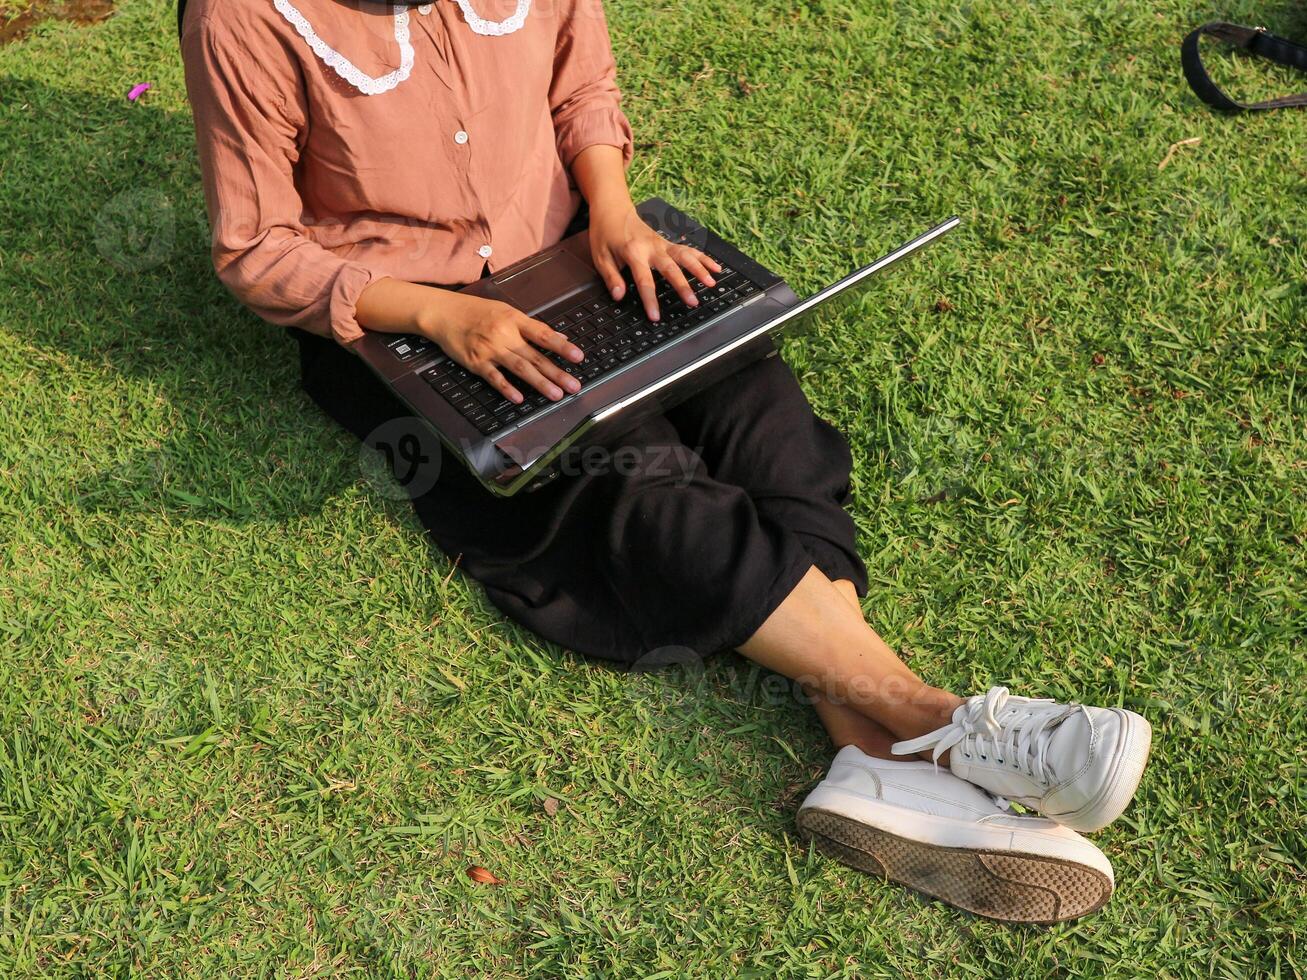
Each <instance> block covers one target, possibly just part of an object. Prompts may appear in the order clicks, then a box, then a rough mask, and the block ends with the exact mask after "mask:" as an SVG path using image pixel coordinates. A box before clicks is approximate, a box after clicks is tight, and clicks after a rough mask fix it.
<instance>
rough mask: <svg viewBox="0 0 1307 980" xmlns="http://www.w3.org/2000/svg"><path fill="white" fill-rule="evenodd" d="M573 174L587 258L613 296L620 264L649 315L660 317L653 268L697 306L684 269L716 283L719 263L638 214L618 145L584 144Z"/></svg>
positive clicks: (620, 292)
mask: <svg viewBox="0 0 1307 980" xmlns="http://www.w3.org/2000/svg"><path fill="white" fill-rule="evenodd" d="M572 176H573V177H574V178H575V179H576V186H577V187H579V188H580V189H581V193H582V194H583V195H584V196H585V199H586V201H587V202H588V203H589V205H590V257H591V258H592V259H593V260H594V264H595V268H596V269H598V270H599V274H600V275H601V276H603V278H604V284H605V285H607V286H608V290H609V292H611V293H612V294H613V299H618V300H620V299H621V298H622V297H623V296H625V295H626V283H625V282H624V281H623V280H622V267H623V266H626V268H628V269H630V270H631V280H632V281H633V282H634V283H635V288H636V289H637V290H638V291H639V293H640V299H641V300H642V301H643V302H644V311H645V313H646V314H647V315H648V317H649V319H650V320H657V319H658V297H657V295H656V293H657V288H658V287H657V286H656V285H655V284H654V278H653V273H654V271H657V272H658V273H659V274H660V275H662V277H663V278H664V279H666V280H667V281H668V282H669V283H671V285H672V288H673V289H675V290H676V295H678V296H680V297H681V301H682V302H683V303H685V305H686V306H698V305H699V301H698V299H696V298H695V295H694V290H692V289H691V288H690V284H689V283H688V282H686V280H685V273H686V272H688V273H689V274H690V275H692V276H694V278H696V279H698V280H699V281H700V282H701V283H703V284H704V285H705V286H715V285H717V282H716V280H715V279H713V276H712V274H713V273H714V272H721V271H722V267H721V266H720V265H718V264H717V263H716V262H714V261H713V260H712V259H710V258H709V257H708V256H706V255H704V254H703V252H700V251H699V250H698V249H697V248H690V246H688V245H674V244H672V243H671V242H669V241H667V240H666V239H664V238H663V237H662V236H661V235H659V234H658V233H657V232H656V231H654V230H653V229H652V228H650V227H649V226H648V225H646V224H645V223H644V219H643V218H641V217H640V215H639V214H638V213H636V210H635V205H634V204H632V203H631V192H630V191H629V190H627V187H626V170H625V168H624V167H623V163H622V151H621V150H620V149H618V148H617V147H615V146H607V145H604V144H595V145H594V146H587V147H586V148H585V149H584V150H582V151H581V152H580V153H578V154H577V155H576V159H575V160H573V161H572ZM682 270H684V271H682Z"/></svg>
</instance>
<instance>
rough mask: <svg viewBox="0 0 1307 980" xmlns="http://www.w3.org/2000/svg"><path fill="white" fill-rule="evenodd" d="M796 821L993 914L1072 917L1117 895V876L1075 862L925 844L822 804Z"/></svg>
mask: <svg viewBox="0 0 1307 980" xmlns="http://www.w3.org/2000/svg"><path fill="white" fill-rule="evenodd" d="M796 822H797V823H798V826H799V832H800V834H801V835H802V836H803V837H804V838H805V839H807V840H810V841H812V843H813V845H814V846H815V847H816V848H817V850H818V851H820V852H821V853H822V854H824V855H826V856H827V857H830V858H833V859H835V860H836V861H839V862H841V863H843V864H847V865H849V866H850V867H852V868H856V869H857V870H859V871H865V872H866V873H867V874H871V875H877V876H878V877H882V878H888V879H890V880H891V881H897V882H899V883H900V884H903V885H907V886H908V887H909V888H912V889H914V890H916V891H919V892H923V893H925V894H926V895H930V896H932V897H934V898H938V899H940V900H942V901H944V902H947V903H948V904H950V905H954V906H957V907H958V908H960V909H965V910H966V911H968V912H974V913H975V914H976V915H983V916H985V917H986V918H988V919H998V920H999V921H1002V922H1033V923H1045V924H1048V923H1053V922H1064V921H1066V920H1067V919H1077V918H1079V917H1080V916H1082V915H1088V914H1089V913H1090V912H1096V911H1097V910H1098V909H1100V908H1102V907H1103V905H1104V904H1106V902H1107V900H1108V899H1109V898H1110V897H1111V896H1112V881H1111V879H1109V878H1108V877H1107V876H1106V875H1105V874H1103V873H1102V872H1101V871H1098V870H1097V869H1095V868H1089V867H1086V866H1085V865H1083V864H1077V863H1076V862H1074V861H1062V860H1058V859H1057V858H1050V857H1044V856H1042V855H1035V854H1022V853H1017V852H1013V851H993V850H970V849H967V848H958V847H940V846H936V845H932V844H924V843H922V842H920V841H914V840H909V839H908V838H906V837H899V836H896V835H894V834H891V833H887V832H886V831H883V830H879V829H877V828H876V827H871V826H868V825H867V824H864V823H859V822H858V821H856V820H853V819H850V818H849V817H845V816H841V815H840V814H838V813H833V812H831V811H829V810H822V809H819V808H816V807H813V808H808V809H805V810H801V811H799V815H798V817H797V821H796Z"/></svg>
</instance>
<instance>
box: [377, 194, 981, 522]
mask: <svg viewBox="0 0 1307 980" xmlns="http://www.w3.org/2000/svg"><path fill="white" fill-rule="evenodd" d="M638 211H639V213H640V216H641V217H642V218H643V219H644V220H645V221H646V222H647V223H648V224H649V225H650V226H651V227H652V228H653V229H654V230H655V231H657V232H658V233H659V234H660V235H662V236H663V237H664V238H666V239H668V240H669V241H675V242H681V243H686V244H690V245H693V246H694V247H696V248H698V249H700V250H701V251H704V252H706V253H707V254H708V255H710V256H712V257H713V258H714V259H716V260H717V262H718V263H719V264H720V265H721V266H722V271H721V272H720V273H719V274H717V275H716V276H715V277H714V278H715V279H716V284H715V285H714V286H712V287H707V286H704V285H703V284H702V283H699V282H697V281H695V280H693V279H690V284H691V286H692V287H693V288H694V291H695V294H696V295H697V296H698V298H699V301H700V305H699V306H698V307H697V308H691V307H689V306H686V305H685V304H684V303H683V302H682V301H681V300H680V298H679V297H677V295H676V294H675V293H674V292H673V291H672V289H671V287H670V286H669V285H668V284H667V283H666V282H664V281H661V280H659V282H658V307H659V312H660V313H661V318H660V319H659V321H658V322H657V323H652V322H650V321H649V320H648V319H647V317H646V316H645V313H644V308H643V304H642V303H641V301H640V298H639V296H638V295H637V293H636V290H635V289H634V288H633V287H632V286H631V282H630V279H629V278H628V279H627V287H628V288H627V290H626V295H625V297H624V298H623V299H622V301H621V302H616V301H614V300H613V298H612V295H611V294H610V293H609V292H608V290H607V288H606V287H605V286H604V284H603V282H602V280H601V279H600V277H599V274H598V273H597V272H596V271H595V268H594V266H593V264H592V263H591V260H590V248H589V242H588V236H587V233H586V232H581V233H580V234H577V235H573V236H571V237H570V238H566V239H564V240H563V241H562V242H560V243H559V244H557V245H555V246H553V247H552V248H548V249H545V250H544V251H542V252H539V253H537V254H535V255H532V256H530V257H528V258H525V259H523V260H522V261H520V262H518V263H516V264H515V265H512V266H509V267H508V268H506V269H503V270H502V271H500V272H499V273H497V274H496V275H494V276H490V277H487V278H484V279H481V280H478V281H477V282H475V283H472V284H471V285H468V286H466V287H464V288H463V291H464V292H466V293H469V294H471V295H474V296H483V297H486V298H489V299H496V300H501V301H503V302H506V303H510V304H511V305H513V306H515V307H517V308H518V309H519V310H521V311H522V312H524V313H526V314H527V315H528V316H531V317H534V318H535V319H537V320H541V321H543V322H545V323H547V324H549V325H550V326H552V327H553V328H554V329H556V330H558V331H560V332H562V333H564V334H566V335H567V337H568V339H569V340H571V341H572V343H574V344H576V345H577V346H578V347H580V348H581V350H582V351H583V352H584V353H585V360H584V361H582V362H581V363H580V364H572V363H570V362H565V361H563V360H562V358H560V357H558V356H557V355H554V354H549V353H546V356H548V357H550V358H551V359H553V360H554V361H555V363H557V364H558V365H560V366H561V367H563V368H564V369H566V370H567V371H569V372H570V373H571V374H572V375H574V376H575V377H577V378H578V380H580V382H581V390H580V391H579V392H578V393H577V394H575V395H567V396H566V397H564V398H563V399H561V400H560V401H556V402H555V401H550V400H549V399H547V398H546V397H545V396H544V395H543V394H539V393H538V392H535V391H534V390H533V389H531V388H530V387H529V386H525V385H521V384H519V385H518V387H519V390H521V391H522V393H523V394H524V395H525V396H526V401H525V402H524V403H522V404H514V403H512V402H510V401H508V400H507V399H505V398H503V397H502V396H501V395H500V394H499V393H498V392H497V391H495V390H494V389H493V388H491V387H490V385H489V384H487V383H486V382H484V381H483V380H481V378H479V377H478V376H477V375H475V374H473V373H472V372H471V371H468V370H467V369H465V368H463V367H462V366H460V365H459V364H457V363H456V362H454V361H453V360H451V359H450V358H449V357H447V356H446V355H445V354H444V353H443V352H442V351H441V350H440V348H439V347H438V346H436V345H435V344H434V343H432V342H430V341H428V340H425V339H424V338H422V337H415V336H409V335H396V334H385V333H376V332H368V333H367V334H365V336H364V337H363V339H362V340H360V341H359V342H357V343H356V344H355V345H354V349H355V350H356V351H357V352H358V353H359V355H360V356H361V357H362V358H363V360H364V361H365V362H366V363H367V364H368V366H369V367H370V368H371V369H372V370H373V371H374V372H375V373H376V374H377V375H378V376H379V377H380V378H381V379H382V381H384V382H385V383H386V384H387V385H388V386H389V387H390V389H391V390H392V391H393V392H394V393H395V394H396V395H397V396H398V397H399V398H400V400H401V401H403V402H404V403H405V404H406V405H407V406H408V407H409V409H411V410H412V412H413V414H414V416H415V417H417V418H418V419H420V420H421V421H422V422H423V423H425V425H426V426H427V427H429V428H430V429H431V430H433V431H434V433H435V434H436V435H437V436H438V437H439V439H440V441H441V443H443V445H444V447H445V449H446V450H447V451H448V452H449V453H450V454H452V455H453V456H454V457H456V458H457V459H458V460H459V461H460V462H461V463H462V464H463V465H464V466H466V467H467V468H468V469H469V470H470V471H471V472H472V474H473V475H474V476H475V477H476V479H477V480H478V481H479V482H480V483H481V484H482V485H483V486H484V487H485V488H486V489H487V490H489V491H490V492H491V493H493V494H497V495H499V496H512V495H513V494H516V493H519V492H522V491H524V490H527V491H529V490H534V489H538V488H539V487H541V486H544V485H546V484H547V483H549V482H550V481H551V480H553V479H555V478H557V476H558V475H559V472H560V467H559V466H558V465H557V464H558V462H559V460H560V457H562V456H563V454H564V453H567V452H569V451H574V450H580V449H583V448H584V447H587V446H592V445H596V444H603V443H604V442H605V441H608V440H612V439H615V438H616V437H618V436H620V435H621V434H622V432H623V431H626V430H629V429H630V428H631V427H632V426H634V425H636V424H637V423H639V422H640V421H642V420H643V419H645V418H647V417H648V416H650V415H652V414H655V413H658V412H663V411H666V410H667V409H668V408H671V407H672V406H673V405H675V404H677V403H678V402H680V401H683V400H684V399H686V398H688V397H690V396H691V395H693V394H695V393H696V392H698V391H702V390H703V389H704V388H706V387H708V386H709V385H712V384H713V383H715V382H716V381H718V380H720V379H721V378H724V377H726V376H727V375H728V374H730V373H732V372H734V371H736V370H738V369H739V368H740V367H742V366H744V365H745V364H747V363H749V362H750V361H753V360H756V359H758V358H762V357H767V356H771V355H774V354H775V353H776V347H775V345H774V343H773V339H774V338H775V337H776V336H777V335H779V334H780V333H782V332H785V331H789V330H792V329H795V328H797V327H799V326H801V325H802V324H804V323H806V322H808V321H810V320H811V318H812V317H813V316H814V315H816V314H817V313H818V312H821V313H823V314H824V313H826V312H827V311H829V310H831V309H832V307H833V305H835V304H840V305H843V304H844V303H847V302H850V301H853V300H856V298H857V297H858V295H859V294H860V293H861V292H862V289H863V288H864V287H865V286H866V284H867V283H868V282H869V281H870V280H871V279H872V278H874V277H875V276H876V275H877V273H879V272H881V271H883V270H885V269H887V268H889V267H890V266H891V265H894V264H895V263H896V262H898V261H900V260H901V259H904V258H906V257H907V256H909V255H912V254H913V253H915V252H918V251H920V250H921V249H923V248H925V247H926V246H927V245H929V244H931V243H932V242H934V241H936V240H937V239H938V238H940V237H941V236H943V235H944V234H946V233H947V232H949V231H951V230H952V229H953V228H955V227H957V225H958V223H959V219H958V218H956V217H952V218H949V219H948V220H947V221H944V222H942V223H941V224H938V225H936V226H935V227H934V228H931V229H930V230H929V231H927V232H925V233H924V234H922V235H919V236H918V237H916V238H914V239H913V240H912V241H910V242H908V243H907V244H905V245H902V246H900V247H899V248H896V249H895V250H894V251H892V252H890V253H889V254H888V255H885V256H883V257H882V258H879V259H877V260H876V261H875V262H873V263H871V264H870V265H867V266H864V267H862V268H861V269H858V270H857V271H855V272H853V273H851V274H850V275H848V276H845V277H844V278H843V279H841V280H840V281H839V282H837V283H835V284H834V285H831V286H828V287H827V288H826V289H823V290H821V291H820V292H818V293H815V294H814V295H812V296H809V297H808V298H807V299H800V298H799V297H798V296H796V295H795V294H794V292H793V291H792V290H791V289H790V287H789V286H787V285H786V284H785V281H784V280H783V279H782V278H781V277H780V276H778V275H777V274H776V273H774V272H772V271H771V270H770V269H767V268H765V267H763V266H762V265H760V264H759V263H757V262H755V261H754V260H752V259H751V258H749V257H748V256H747V255H745V254H744V253H743V252H741V251H740V250H739V249H737V248H735V247H734V246H732V245H731V244H730V243H729V242H726V241H724V240H723V239H721V238H720V237H719V236H717V235H716V234H714V233H713V232H712V231H710V230H708V229H707V228H705V227H703V226H702V225H700V224H699V223H697V222H696V221H694V220H692V219H691V218H689V217H687V216H686V215H685V214H683V213H682V212H680V211H678V210H677V209H676V208H674V207H672V206H671V205H670V204H668V203H667V202H666V201H663V200H661V199H659V198H654V199H652V200H649V201H646V202H644V203H643V204H641V205H640V206H639V208H638Z"/></svg>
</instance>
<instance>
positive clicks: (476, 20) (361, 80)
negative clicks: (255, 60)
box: [272, 0, 531, 95]
mask: <svg viewBox="0 0 1307 980" xmlns="http://www.w3.org/2000/svg"><path fill="white" fill-rule="evenodd" d="M457 2H458V6H459V9H460V10H462V11H463V19H464V20H466V21H467V26H468V27H470V28H471V29H472V31H473V33H475V34H481V35H483V36H485V37H504V36H506V35H508V34H513V33H515V32H517V31H520V30H521V29H522V26H523V25H524V24H525V23H526V16H527V14H529V13H530V12H531V0H517V10H515V11H514V12H513V16H511V17H509V18H508V19H507V20H501V21H491V20H484V19H482V18H481V16H480V15H478V14H477V12H476V11H475V10H474V9H473V8H472V2H471V0H457ZM272 5H273V6H274V7H276V8H277V12H278V13H279V14H281V16H282V17H284V18H286V21H287V22H288V23H289V24H290V25H291V26H292V27H294V28H295V31H296V33H297V34H299V36H300V37H302V38H304V40H305V42H306V43H307V44H308V46H309V48H310V50H312V51H313V53H314V54H315V55H317V56H318V58H319V60H321V62H322V63H323V64H324V65H326V66H327V67H328V68H330V69H331V70H332V71H334V72H335V73H336V74H337V75H339V76H340V77H341V78H342V79H344V80H345V81H346V82H347V83H348V84H350V85H352V86H353V87H354V88H356V89H358V90H359V91H360V92H362V93H363V94H364V95H381V94H382V93H383V92H389V91H390V90H391V89H393V88H394V87H395V86H396V85H398V84H399V83H400V82H402V81H404V80H405V79H407V78H408V76H409V75H410V74H411V73H412V71H413V45H412V43H411V42H410V40H409V33H408V7H407V6H402V5H400V4H394V5H392V6H391V8H390V9H391V13H392V14H393V15H394V18H395V43H396V44H398V45H399V67H398V68H396V69H395V70H394V71H391V72H388V73H386V74H385V75H381V76H379V77H376V78H374V77H372V76H371V75H365V74H364V73H363V72H361V71H360V70H359V69H358V68H357V67H356V66H355V65H354V63H353V62H351V61H350V60H349V59H348V58H346V57H345V56H344V55H343V54H341V53H340V52H339V51H337V50H336V49H335V48H333V47H331V46H330V45H329V44H327V42H326V41H324V40H322V38H320V37H318V35H317V32H316V31H314V30H313V25H312V24H310V23H309V22H308V20H307V19H306V18H305V16H304V15H303V14H302V13H300V12H299V11H298V10H296V9H295V8H294V7H293V6H291V3H290V0H272ZM430 12H431V4H429V3H424V4H422V6H420V7H418V13H420V14H422V15H423V16H426V15H427V14H428V13H430Z"/></svg>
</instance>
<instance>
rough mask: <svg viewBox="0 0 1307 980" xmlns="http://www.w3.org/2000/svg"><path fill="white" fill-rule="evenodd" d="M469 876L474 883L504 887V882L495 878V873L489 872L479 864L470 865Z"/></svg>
mask: <svg viewBox="0 0 1307 980" xmlns="http://www.w3.org/2000/svg"><path fill="white" fill-rule="evenodd" d="M467 876H468V877H469V878H471V879H472V880H473V881H475V882H477V883H478V884H482V885H502V884H503V882H502V881H500V880H499V879H498V878H496V877H495V876H494V873H493V872H490V871H487V870H486V869H485V868H483V867H481V865H479V864H472V865H468V869H467Z"/></svg>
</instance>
